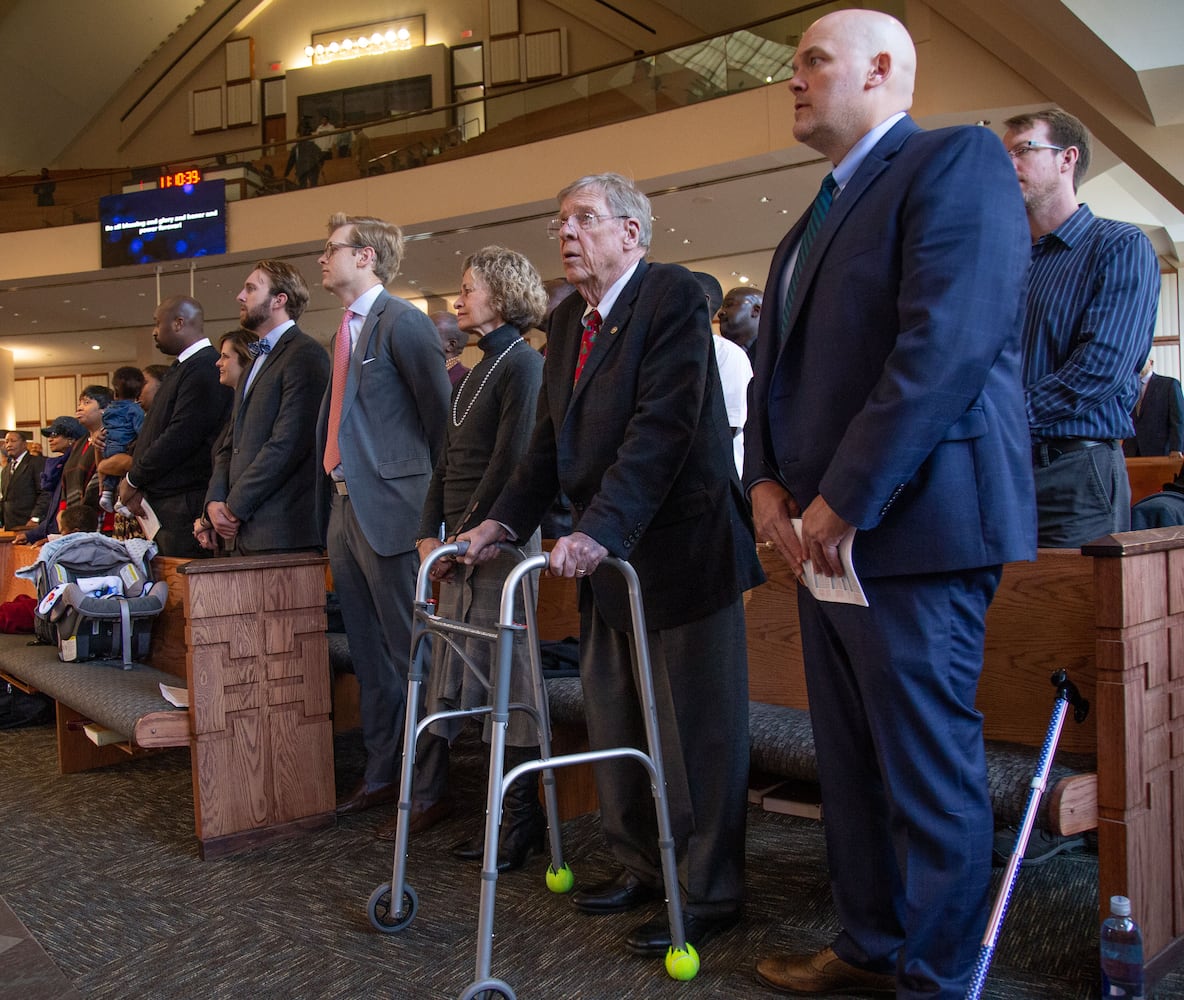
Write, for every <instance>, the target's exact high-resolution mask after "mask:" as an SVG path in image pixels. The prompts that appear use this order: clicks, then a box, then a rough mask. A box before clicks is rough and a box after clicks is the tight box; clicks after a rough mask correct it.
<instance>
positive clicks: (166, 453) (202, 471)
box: [128, 346, 234, 503]
mask: <svg viewBox="0 0 1184 1000" xmlns="http://www.w3.org/2000/svg"><path fill="white" fill-rule="evenodd" d="M217 361H218V352H217V351H216V350H215V349H214V348H213V347H212V346H207V347H203V348H202V349H201V350H200V351H198V352H197V353H196V354H193V355H192V356H190V357H188V358H186V359H185V361H184V363H182V364H179V365H174V366H173V367H172V368H170V369H169V370H168V371H167V372H166V373H165V376H164V378H163V379H162V380H161V383H160V388H159V389H158V390H157V391H156V399H154V400H153V402H152V408H151V409H150V410H149V411H148V415H147V416H146V417H145V418H144V426H143V427H141V428H140V436H139V438H138V439H137V440H136V450H135V454H134V457H133V461H132V467H131V470H130V471H129V472H128V479H129V480H130V481H131V482H132V483H133V484H134V485H135V487H136V488H137V489H139V490H141V491H142V492H143V493H144V495H145V496H147V497H148V500H149V502H150V503H151V501H152V498H153V497H171V496H177V495H179V494H182V493H187V492H191V491H195V490H205V488H206V487H207V486H208V485H209V482H210V473H211V472H212V471H213V463H212V460H211V456H210V449H211V446H212V445H213V443H214V440H215V439H216V438H217V437H218V435H219V433H221V431H222V427H223V426H224V425H225V423H226V418H227V416H228V415H229V413H230V407H231V404H232V403H233V402H234V392H233V391H232V390H231V389H230V388H229V387H228V386H224V385H222V384H221V383H220V382H219V381H218V369H217V367H215V365H216V363H217ZM199 496H200V494H199Z"/></svg>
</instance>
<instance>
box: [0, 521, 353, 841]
mask: <svg viewBox="0 0 1184 1000" xmlns="http://www.w3.org/2000/svg"><path fill="white" fill-rule="evenodd" d="M36 554H37V550H36V549H32V548H29V547H25V546H20V547H14V546H12V545H7V544H3V543H2V542H0V578H2V579H3V582H4V591H3V593H4V594H5V595H7V596H5V599H9V596H11V594H12V593H13V592H20V591H23V592H30V591H31V587H30V585H29V584H28V582H27V581H20V580H15V578H14V577H12V571H13V569H15V568H16V567H17V566H18V565H25V564H28V563H30V562H32V561H33V560H34V559H35V557H36ZM153 566H154V568H155V570H156V573H157V575H158V577H160V578H163V579H165V580H166V581H167V582H168V584H169V596H168V601H167V603H166V606H165V609H164V611H163V612H162V613H161V614H160V616H159V617H158V618H157V620H156V622H155V624H154V627H153V633H152V647H151V650H150V652H149V657H148V659H149V662H150V663H151V664H152V668H138V669H133V670H131V671H120V670H114V669H111V668H109V667H103V666H99V665H90V666H88V665H87V664H85V663H82V664H59V663H57V656H56V651H55V650H53V649H52V648H51V647H45V648H44V649H41V648H38V649H35V650H29V649H27V648H26V647H25V646H24V640H25V639H26V638H27V637H3V638H5V639H16V640H19V647H18V646H17V645H15V644H14V645H13V646H12V648H8V651H7V653H6V652H5V649H6V648H7V647H3V646H0V672H3V673H4V674H6V675H8V676H10V677H12V678H13V679H14V680H15V681H17V682H18V683H20V684H21V686H22V687H25V688H26V689H28V688H30V687H32V688H33V689H37V688H36V686H34V685H29V684H28V683H27V680H28V678H29V677H30V676H37V677H40V678H42V687H41V688H40V689H41V690H44V691H45V693H47V694H49V695H51V696H55V695H56V696H57V704H58V711H57V726H58V766H59V770H60V771H61V773H63V774H65V773H71V772H74V771H79V770H89V769H91V768H95V767H103V766H106V765H108V764H112V763H117V762H119V761H121V760H126V759H127V756H128V755H129V754H130V755H137V754H141V753H144V752H147V751H148V750H151V749H156V748H160V747H166V746H187V747H189V748H190V760H191V767H192V770H193V792H194V821H195V833H196V836H197V840H198V849H199V852H200V855H201V857H202V858H205V859H208V858H214V857H219V856H222V855H225V854H230V853H233V852H236V851H239V850H243V849H246V848H249V847H253V846H257V845H260V844H264V843H270V842H272V841H275V840H279V839H283V838H285V837H288V836H292V835H294V834H296V833H299V832H301V831H304V830H311V829H318V828H321V827H325V826H331V825H333V824H334V823H335V822H336V812H335V805H336V801H335V788H334V773H333V742H332V722H331V719H330V696H329V692H330V676H329V662H328V647H327V644H326V641H325V612H324V606H325V591H324V566H325V560H324V558H323V557H321V556H317V555H307V554H300V555H288V556H257V557H252V558H248V559H217V560H215V559H207V560H195V561H193V562H185V561H184V560H177V559H167V558H161V557H158V558H157V559H156V560H154V562H153ZM14 581H15V582H14ZM30 656H37V657H39V658H40V659H41V660H42V662H40V663H33V664H31V665H30V663H29V657H30ZM87 671H92V672H91V673H88V672H87ZM22 672H23V673H24V674H25V677H24V678H22V676H21V674H22ZM146 678H147V679H146ZM158 679H161V680H163V681H164V682H165V683H169V682H172V683H175V684H176V685H177V686H183V687H185V688H186V690H187V692H188V698H189V708H188V710H187V711H186V712H176V711H170V706H169V705H168V703H167V702H165V700H164V699H163V697H153V696H152V693H151V692H152V689H153V688H154V687H155V684H156V683H157V681H158ZM88 680H89V684H90V687H91V689H92V691H93V693H88V690H87V687H88ZM67 691H68V692H69V695H68V697H69V701H68V702H66V701H63V700H62V697H61V696H62V695H63V693H64V692H67ZM113 692H115V693H117V694H118V695H120V700H121V701H123V702H125V703H126V704H129V705H131V706H132V709H131V711H132V714H135V715H137V716H138V717H137V718H135V719H132V720H130V721H128V722H126V723H122V724H120V725H119V726H118V727H117V728H116V730H115V731H116V732H117V733H119V734H120V735H121V736H122V737H124V738H123V739H122V740H121V741H119V742H116V743H113V744H109V745H106V746H102V747H97V746H95V745H94V744H93V743H92V742H91V741H90V740H89V739H88V738H87V736H86V735H85V733H84V732H83V731H82V729H81V725H80V723H81V722H83V721H85V720H87V719H88V718H90V717H91V716H92V715H98V714H100V712H106V713H107V715H106V716H105V717H109V715H110V712H109V710H108V709H107V707H106V703H107V702H109V701H110V700H111V695H112V693H113ZM125 707H126V706H125ZM141 712H142V714H140V713H141ZM123 714H125V715H126V714H127V713H126V711H125V712H124V713H123Z"/></svg>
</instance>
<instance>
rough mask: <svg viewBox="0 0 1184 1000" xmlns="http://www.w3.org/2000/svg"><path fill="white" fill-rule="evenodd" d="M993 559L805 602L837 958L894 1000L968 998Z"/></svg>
mask: <svg viewBox="0 0 1184 1000" xmlns="http://www.w3.org/2000/svg"><path fill="white" fill-rule="evenodd" d="M1000 573H1001V571H1000V569H999V567H989V568H984V569H977V570H968V571H962V572H958V573H942V574H931V575H924V576H907V577H890V578H879V579H871V580H864V581H863V586H864V591H865V593H866V594H867V598H868V603H869V605H870V607H867V608H860V607H854V606H851V605H844V604H826V603H823V602H820V601H816V600H815V599H814V598H813V597H811V596H810V594H809V592H808V591H807V590H806V589H805V588H804V587H801V588H799V590H798V609H799V614H800V616H801V625H802V645H803V649H804V652H805V663H806V683H807V688H808V691H809V697H810V718H811V722H812V725H813V729H814V742H815V747H816V751H817V755H818V770H819V775H820V778H821V782H822V808H823V815H824V816H825V817H826V824H825V826H826V845H827V855H828V859H829V862H830V872H831V888H832V892H833V895H834V901H835V906H836V909H837V910H838V915H839V921H840V924H841V926H842V930H841V931H840V933H839V936H838V938H837V939H836V941H835V943H834V948H835V951H836V953H837V954H838V955H839V956H840V957H841V958H843V959H844V960H846V961H848V962H851V963H853V964H855V965H859V966H862V967H864V968H868V969H871V970H873V971H879V972H895V973H896V976H897V994H896V995H897V997H900V998H920V997H922V996H924V997H927V998H929V1000H935V998H938V997H940V998H943V1000H946V998H948V1000H954V998H961V997H962V996H963V995H964V994H965V991H966V987H967V985H968V983H969V980H970V976H971V973H972V971H973V967H974V962H975V958H976V956H977V954H978V950H979V945H980V942H981V939H982V933H983V930H984V928H985V926H986V921H987V890H988V882H989V880H990V875H991V842H992V832H993V822H992V811H991V801H990V796H989V793H988V788H987V768H986V758H985V754H984V750H983V735H982V716H981V715H980V714H979V712H978V711H977V710H976V709H975V707H974V699H975V691H976V688H977V685H978V677H979V673H980V672H981V670H982V650H983V634H984V631H985V626H984V619H985V616H986V612H987V607H988V605H989V604H990V602H991V598H992V597H993V596H994V593H995V588H996V587H997V586H998V583H999V577H1000Z"/></svg>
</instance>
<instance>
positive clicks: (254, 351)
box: [247, 340, 271, 358]
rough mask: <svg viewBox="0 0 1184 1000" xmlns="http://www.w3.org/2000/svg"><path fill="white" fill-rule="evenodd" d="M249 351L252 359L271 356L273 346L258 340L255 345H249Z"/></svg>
mask: <svg viewBox="0 0 1184 1000" xmlns="http://www.w3.org/2000/svg"><path fill="white" fill-rule="evenodd" d="M247 351H248V353H249V354H250V355H251V357H253V358H257V357H259V355H260V354H270V353H271V344H270V343H269V342H268V341H266V340H256V341H254V342H253V343H250V344H247Z"/></svg>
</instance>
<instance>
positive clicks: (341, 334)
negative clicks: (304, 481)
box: [325, 309, 354, 473]
mask: <svg viewBox="0 0 1184 1000" xmlns="http://www.w3.org/2000/svg"><path fill="white" fill-rule="evenodd" d="M353 317H354V314H353V313H352V312H350V311H349V310H348V309H347V310H346V311H345V315H344V316H342V317H341V326H339V327H338V328H337V343H336V345H335V346H334V349H333V390H332V393H331V395H330V396H329V432H328V434H327V435H326V437H325V471H326V472H329V473H331V472H332V471H333V470H334V469H336V468H337V466H339V465H340V464H341V449H340V448H339V447H338V444H337V434H338V432H339V431H340V430H341V402H342V400H343V399H344V398H345V381H346V379H347V378H349V355H350V346H351V345H350V335H349V321H350V320H351V319H353Z"/></svg>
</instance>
